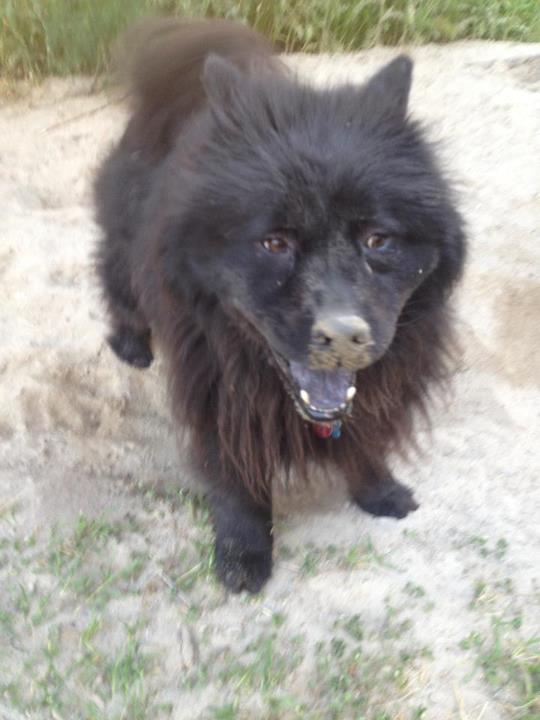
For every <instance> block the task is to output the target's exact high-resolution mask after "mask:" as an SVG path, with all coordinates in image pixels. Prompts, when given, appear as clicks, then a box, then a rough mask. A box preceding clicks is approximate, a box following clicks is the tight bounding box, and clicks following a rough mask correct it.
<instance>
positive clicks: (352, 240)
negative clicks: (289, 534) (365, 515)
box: [96, 21, 464, 591]
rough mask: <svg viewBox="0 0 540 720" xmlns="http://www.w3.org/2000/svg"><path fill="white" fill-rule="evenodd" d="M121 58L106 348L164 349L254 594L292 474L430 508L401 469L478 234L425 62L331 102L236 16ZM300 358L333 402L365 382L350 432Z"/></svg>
mask: <svg viewBox="0 0 540 720" xmlns="http://www.w3.org/2000/svg"><path fill="white" fill-rule="evenodd" d="M133 48H136V49H133ZM124 49H125V53H124V57H125V58H126V60H125V67H127V73H128V77H129V82H130V83H131V89H132V96H133V101H134V105H133V110H132V114H131V118H130V120H129V123H128V126H127V128H126V130H125V133H124V135H123V137H122V138H121V140H120V142H119V144H118V145H117V147H116V148H115V149H114V150H113V151H112V152H111V154H110V156H109V157H108V158H107V160H106V162H105V163H104V165H103V167H102V169H101V171H100V173H99V175H98V178H97V182H96V204H97V209H98V221H99V223H100V225H101V226H102V228H103V231H104V235H103V239H102V241H101V244H100V246H99V252H98V262H97V265H98V272H99V276H100V279H101V283H102V287H103V289H104V294H105V298H106V301H107V304H108V309H109V313H110V319H111V324H112V333H111V335H110V337H109V343H110V345H111V347H112V348H113V350H114V351H115V352H116V354H117V355H118V356H119V357H120V358H122V359H123V360H125V361H127V362H129V363H131V364H133V365H136V366H139V367H146V366H148V365H149V364H150V362H151V361H152V350H151V345H150V340H151V339H155V340H156V341H157V342H158V343H159V344H160V346H161V347H162V348H163V349H164V352H165V355H166V358H167V361H168V367H169V370H170V379H171V397H172V406H173V410H174V414H175V416H176V418H177V420H178V422H179V423H180V424H182V425H183V426H184V427H187V428H189V430H190V435H191V439H192V446H193V451H194V458H195V460H196V463H197V464H198V467H199V469H200V471H201V473H202V475H203V476H204V478H205V480H206V481H207V485H208V487H209V498H210V501H211V504H212V508H213V517H214V525H215V532H216V569H217V572H218V574H219V576H220V578H221V579H222V580H223V582H224V583H225V584H226V585H227V586H228V587H229V588H231V589H232V590H240V589H244V588H245V589H248V590H250V591H257V590H259V588H260V587H261V586H262V584H263V583H264V581H265V580H266V579H267V578H268V576H269V575H270V572H271V562H272V559H271V556H272V533H271V523H272V514H271V485H272V479H273V478H274V477H275V476H276V473H278V472H280V471H282V470H284V471H285V472H288V471H289V469H293V470H294V471H295V472H296V473H297V474H298V475H299V476H300V477H303V478H304V479H307V466H308V463H309V462H311V461H316V462H318V463H322V464H325V465H327V466H332V467H334V468H336V469H339V470H341V471H342V472H343V473H344V475H345V477H346V479H347V482H348V485H349V488H350V492H351V497H352V498H353V499H354V500H355V501H356V502H357V503H358V505H359V506H360V507H362V508H363V509H365V510H367V511H368V512H371V513H374V514H378V515H390V516H394V517H403V516H405V515H406V514H407V513H408V512H410V511H411V510H414V509H415V508H416V507H417V505H416V503H415V501H414V499H413V497H412V493H411V492H410V491H409V490H408V489H407V488H406V487H404V486H403V485H401V484H400V483H398V482H397V481H395V480H394V479H393V478H392V476H391V474H390V472H389V471H388V469H387V467H386V461H385V458H386V457H387V456H388V454H389V452H391V451H392V450H395V449H400V448H403V447H405V446H406V444H407V443H408V442H409V441H410V440H411V432H412V413H413V411H414V410H415V409H418V408H419V409H424V403H425V401H426V399H427V396H428V391H429V390H430V388H431V387H432V386H433V385H434V384H436V383H438V382H440V381H441V380H442V378H443V377H444V376H445V374H446V369H447V362H446V358H447V356H448V350H449V349H450V348H451V343H450V342H449V340H450V327H449V319H448V311H447V299H448V296H449V292H450V290H451V288H452V287H453V285H454V283H455V281H456V280H457V279H458V277H459V274H460V271H461V268H462V263H463V255H464V238H463V230H462V222H461V218H460V216H459V214H458V212H457V211H456V209H455V208H454V204H453V201H452V198H451V193H450V192H449V189H448V187H447V184H446V182H445V180H444V179H443V178H442V176H441V173H440V171H439V169H438V168H437V165H436V163H435V161H434V158H433V155H432V151H431V149H430V147H429V146H428V144H427V143H426V142H425V140H424V139H423V137H422V133H421V130H420V128H419V127H418V125H417V124H416V123H415V122H413V121H411V120H410V119H409V118H408V116H407V102H408V94H409V89H410V82H411V69H412V66H411V63H410V61H409V60H408V59H407V58H405V57H402V56H400V57H398V58H396V59H395V60H394V61H393V62H392V63H390V64H389V65H387V66H386V67H384V68H383V69H382V70H381V71H379V73H378V74H377V75H375V77H373V78H372V79H371V80H370V81H369V82H368V83H366V84H365V85H364V86H362V87H358V86H353V85H346V86H343V87H338V88H333V89H327V90H317V89H314V88H312V87H309V86H308V85H306V84H304V83H302V82H300V81H299V80H298V79H297V78H296V77H294V76H293V75H292V74H291V73H290V72H289V71H287V70H286V68H285V67H284V66H283V65H282V63H281V62H280V60H279V59H278V58H277V57H276V56H275V55H274V54H273V52H272V48H271V47H270V45H269V44H268V43H267V42H266V41H265V40H264V39H263V38H262V37H260V36H259V35H257V34H256V33H254V32H252V31H251V30H249V29H248V28H245V27H243V26H241V25H237V24H233V23H229V22H226V21H211V22H209V21H202V22H189V23H187V22H178V21H158V22H155V23H150V24H146V25H144V26H142V27H137V28H135V29H134V30H133V31H132V32H131V33H130V34H128V36H127V39H126V41H125V45H124ZM338 311H339V312H338ZM332 313H334V315H332ZM336 313H338V315H336ZM339 313H341V315H340V314H339ZM343 316H345V317H346V318H348V317H353V318H355V319H356V320H355V322H357V324H359V323H360V322H361V323H363V324H362V325H359V326H361V327H362V328H365V332H364V335H363V336H362V338H361V339H360V340H359V338H358V336H355V337H354V340H353V339H351V338H352V336H351V335H350V333H349V335H346V337H345V340H343V337H342V336H341V335H339V333H340V332H341V330H340V331H336V332H337V333H338V334H337V335H332V332H333V331H329V334H328V333H326V335H325V333H324V332H323V333H322V335H321V327H326V326H324V323H323V321H326V320H325V319H326V318H328V317H330V318H331V319H332V318H334V319H335V317H339V318H342V317H343ZM321 318H322V320H321ZM325 332H326V331H325ZM321 337H322V341H321ZM338 341H339V342H338ZM340 343H341V344H340ZM294 367H300V368H301V370H300V371H297V372H301V373H303V375H302V376H307V377H308V380H309V382H315V381H316V380H317V378H319V380H317V382H319V381H320V382H322V387H323V390H322V391H320V392H321V393H322V395H321V398H322V401H323V402H324V401H325V400H327V399H328V398H327V397H326V395H325V394H324V393H326V394H327V395H330V396H333V395H335V394H336V393H337V392H338V391H337V390H336V388H337V387H338V385H339V383H340V382H342V380H340V378H342V377H343V373H344V372H351V377H352V378H353V384H355V385H356V386H357V392H356V396H355V398H354V401H353V402H352V403H351V404H350V405H349V407H348V412H347V413H344V414H343V417H342V420H343V427H342V436H341V438H339V439H335V440H333V439H322V438H320V437H318V436H317V435H316V433H315V432H314V427H316V425H313V422H309V421H313V417H309V413H308V416H307V415H306V412H308V411H309V408H307V406H302V401H301V400H300V399H299V395H298V393H299V386H298V385H297V384H296V383H295V377H297V376H295V375H294V373H293V368H294ZM343 368H346V369H347V370H344V369H343ZM317 373H318V374H317ZM325 373H326V374H325ZM332 373H333V374H332ZM340 373H341V375H340ZM310 378H311V379H310ZM314 378H315V380H314ZM320 378H326V379H323V380H320ZM338 381H339V382H338ZM315 387H321V385H320V384H319V385H316V386H315Z"/></svg>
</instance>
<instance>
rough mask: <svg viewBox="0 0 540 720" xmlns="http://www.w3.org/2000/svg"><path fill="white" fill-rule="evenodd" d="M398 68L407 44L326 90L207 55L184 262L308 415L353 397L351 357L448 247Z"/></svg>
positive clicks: (376, 334)
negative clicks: (264, 353) (201, 138)
mask: <svg viewBox="0 0 540 720" xmlns="http://www.w3.org/2000/svg"><path fill="white" fill-rule="evenodd" d="M410 79H411V65H410V62H409V61H408V60H407V59H404V58H398V59H397V60H395V61H394V62H393V63H391V64H390V65H389V66H387V67H386V68H384V69H383V70H382V71H381V72H380V73H379V74H378V75H376V76H375V78H373V79H372V80H371V81H370V82H369V83H368V84H367V85H366V86H364V88H361V89H358V88H352V87H345V88H341V89H338V90H333V91H327V92H321V91H316V90H314V89H309V88H305V87H299V86H298V85H295V84H293V83H292V82H291V81H290V80H286V81H285V80H283V79H281V80H280V81H279V82H278V81H275V80H274V79H273V77H272V76H268V77H263V78H262V80H261V79H259V80H257V77H256V76H255V77H253V78H250V79H249V80H246V78H245V77H243V76H240V74H239V73H238V71H236V70H235V69H234V68H233V67H231V66H229V65H227V64H226V63H225V62H224V61H221V60H217V59H211V60H210V61H209V62H208V63H207V67H206V76H205V84H206V87H207V92H208V96H209V100H210V114H209V117H208V122H209V128H210V135H211V141H210V142H208V143H206V145H205V146H204V147H203V148H202V149H201V152H200V158H199V161H198V163H199V164H198V167H197V172H198V175H196V176H195V179H194V185H195V186H196V185H197V182H198V183H200V184H199V186H198V188H196V189H195V191H193V195H192V197H191V200H190V201H189V202H188V203H186V208H187V209H186V212H185V215H184V217H183V221H182V222H183V227H182V230H181V231H180V232H181V235H182V237H183V238H184V240H183V248H184V250H183V253H182V256H183V266H184V268H187V271H188V274H189V277H190V282H193V283H195V284H196V285H197V286H198V287H202V288H204V291H205V292H210V293H212V294H214V295H215V296H216V297H217V298H218V299H219V301H220V302H221V303H222V305H223V306H224V307H225V308H226V309H227V312H229V314H231V315H232V316H235V315H236V316H238V314H239V315H240V316H241V317H242V318H243V320H245V321H247V322H248V323H249V324H250V325H251V326H252V327H253V328H255V329H256V331H257V333H258V334H259V336H260V337H261V339H262V340H263V341H264V342H265V344H266V346H267V348H268V352H269V355H270V356H271V358H272V359H273V360H274V361H275V363H276V364H277V365H278V367H279V368H280V371H281V373H282V376H283V379H284V382H285V384H286V387H287V389H288V391H289V392H290V393H291V394H292V395H293V397H294V399H295V401H296V403H297V407H298V409H299V410H300V412H301V413H302V414H303V415H304V416H305V417H306V418H307V419H309V420H312V421H315V422H317V421H328V420H333V419H336V418H338V417H340V416H341V415H343V414H345V413H346V412H347V411H348V410H349V409H350V406H351V402H352V398H353V397H354V394H355V392H356V388H355V382H356V378H357V371H359V370H361V369H363V368H365V367H367V366H369V365H371V364H372V363H374V362H376V361H377V360H379V359H380V358H381V357H382V356H383V355H384V354H385V353H386V352H387V350H388V349H389V347H390V346H391V344H392V340H393V338H394V336H395V334H396V331H399V325H400V322H401V321H403V312H404V308H405V307H406V306H407V305H412V304H413V303H415V302H416V296H417V295H418V293H420V288H421V287H422V285H424V284H426V283H428V282H431V285H433V280H434V278H433V276H434V275H435V274H436V273H435V271H437V269H438V268H439V267H440V266H441V263H442V264H443V265H444V263H445V262H446V265H448V257H450V256H452V254H454V255H455V254H457V253H458V249H457V248H455V247H454V248H452V238H457V236H459V234H460V233H459V227H457V225H458V220H457V216H455V214H453V210H452V208H451V205H450V204H449V201H448V199H447V191H446V187H445V185H444V182H443V181H442V180H441V178H440V176H439V174H438V172H437V170H436V168H435V167H434V164H433V161H432V159H431V155H430V153H429V151H428V149H427V147H426V145H425V144H424V143H423V142H422V140H421V138H420V136H419V132H418V129H417V128H416V127H415V126H414V125H413V124H411V123H410V122H408V121H407V119H406V108H407V99H408V94H409V88H410ZM192 179H193V178H192ZM190 208H191V210H190ZM452 223H454V225H455V227H452ZM449 225H450V227H449ZM188 238H189V239H188ZM456 242H457V240H456ZM172 266H173V267H176V265H175V264H174V263H173V265H172ZM445 273H446V275H448V274H449V271H448V268H447V267H446V269H445ZM450 275H451V272H450ZM430 279H431V280H430ZM440 282H448V278H446V280H445V279H444V278H443V277H442V275H441V278H440ZM418 302H419V301H418Z"/></svg>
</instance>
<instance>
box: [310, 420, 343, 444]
mask: <svg viewBox="0 0 540 720" xmlns="http://www.w3.org/2000/svg"><path fill="white" fill-rule="evenodd" d="M313 432H314V433H315V435H316V436H317V437H320V438H332V440H337V439H338V438H339V437H340V436H341V420H334V422H329V423H313Z"/></svg>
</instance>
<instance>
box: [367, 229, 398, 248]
mask: <svg viewBox="0 0 540 720" xmlns="http://www.w3.org/2000/svg"><path fill="white" fill-rule="evenodd" d="M364 245H365V247H366V248H367V249H368V250H388V249H389V248H390V246H391V245H392V238H391V237H390V236H389V235H383V234H382V233H371V234H370V235H368V236H367V238H366V239H365V240H364Z"/></svg>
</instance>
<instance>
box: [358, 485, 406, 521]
mask: <svg viewBox="0 0 540 720" xmlns="http://www.w3.org/2000/svg"><path fill="white" fill-rule="evenodd" d="M355 500H356V502H357V503H358V505H359V506H360V507H361V508H362V510H365V511H366V512H368V513H371V514H372V515H378V516H384V517H394V518H398V519H399V520H401V519H402V518H404V517H406V516H407V515H408V514H409V513H410V512H414V511H415V510H417V509H418V507H419V505H418V503H417V502H416V500H415V499H414V495H413V493H412V490H409V488H408V487H407V486H406V485H402V484H401V483H398V482H396V481H395V480H392V482H391V483H388V484H385V485H383V486H382V487H381V489H380V492H376V493H371V494H370V495H369V496H366V497H363V498H355Z"/></svg>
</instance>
